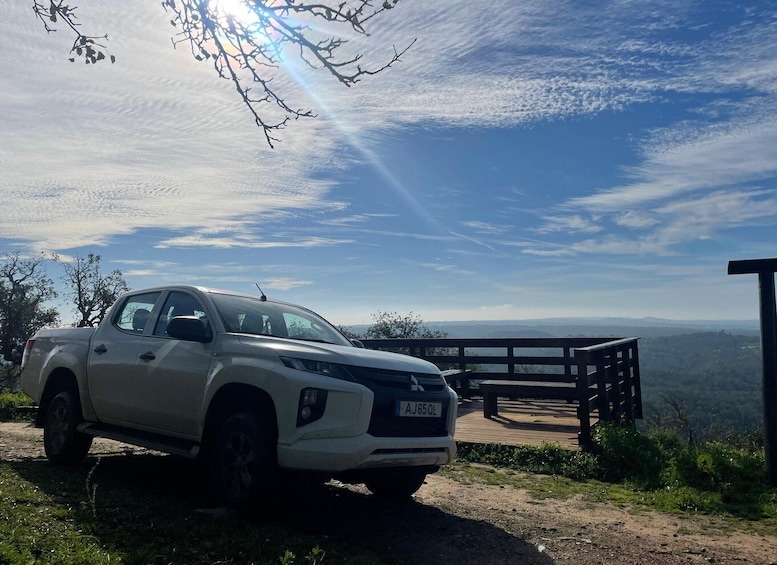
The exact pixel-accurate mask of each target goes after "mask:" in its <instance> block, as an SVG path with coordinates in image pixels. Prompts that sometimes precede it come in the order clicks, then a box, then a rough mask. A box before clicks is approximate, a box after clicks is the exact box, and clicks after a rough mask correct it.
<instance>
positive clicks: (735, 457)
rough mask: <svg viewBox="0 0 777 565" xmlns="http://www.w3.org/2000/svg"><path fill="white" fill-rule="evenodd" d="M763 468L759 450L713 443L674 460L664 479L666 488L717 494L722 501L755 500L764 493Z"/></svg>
mask: <svg viewBox="0 0 777 565" xmlns="http://www.w3.org/2000/svg"><path fill="white" fill-rule="evenodd" d="M765 467H766V461H765V456H764V451H763V449H762V448H753V447H751V448H747V447H739V446H736V445H731V444H727V443H723V442H717V441H715V442H709V443H705V444H703V445H699V446H696V447H690V448H688V449H687V450H686V451H685V452H683V453H681V454H679V455H678V456H676V457H674V458H673V459H672V460H671V461H670V463H669V465H668V467H667V469H666V471H665V473H664V480H665V482H666V484H668V485H683V486H689V487H693V488H696V489H699V490H704V491H709V492H717V493H720V495H721V497H722V499H723V501H724V502H736V501H738V500H742V499H747V500H754V499H757V498H758V497H760V496H761V495H762V494H763V493H764V492H765V490H764V489H765V485H766V471H765Z"/></svg>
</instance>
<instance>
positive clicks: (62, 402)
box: [43, 391, 92, 465]
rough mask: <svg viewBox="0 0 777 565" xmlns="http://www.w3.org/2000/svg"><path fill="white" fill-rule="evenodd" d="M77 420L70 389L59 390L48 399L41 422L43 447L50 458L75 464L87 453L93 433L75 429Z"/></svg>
mask: <svg viewBox="0 0 777 565" xmlns="http://www.w3.org/2000/svg"><path fill="white" fill-rule="evenodd" d="M80 421H81V411H80V410H79V408H78V405H77V403H76V400H75V398H74V395H73V394H72V393H71V392H68V391H62V392H60V393H59V394H57V395H56V396H55V397H54V398H53V399H52V400H51V404H49V409H48V410H47V411H46V422H45V424H44V425H43V448H44V449H45V451H46V457H48V459H49V461H51V462H52V463H56V464H58V465H74V464H76V463H78V462H80V461H81V460H82V459H83V458H84V457H86V454H87V453H88V452H89V448H90V447H91V446H92V436H89V435H86V434H82V433H80V432H79V431H78V430H77V427H78V424H79V423H80Z"/></svg>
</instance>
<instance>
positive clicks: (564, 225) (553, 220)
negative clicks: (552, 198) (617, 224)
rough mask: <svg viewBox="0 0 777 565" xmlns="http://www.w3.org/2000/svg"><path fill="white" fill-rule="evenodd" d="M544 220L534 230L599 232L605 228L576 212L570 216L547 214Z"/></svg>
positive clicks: (540, 231) (544, 231)
mask: <svg viewBox="0 0 777 565" xmlns="http://www.w3.org/2000/svg"><path fill="white" fill-rule="evenodd" d="M543 220H545V224H543V225H542V226H540V227H539V228H536V229H535V230H533V231H535V232H537V233H552V232H568V233H577V232H582V233H597V232H600V231H602V229H603V228H602V227H601V226H600V225H598V224H595V223H593V222H592V221H590V220H588V219H586V218H583V217H582V216H579V215H576V214H572V215H569V216H546V217H544V218H543Z"/></svg>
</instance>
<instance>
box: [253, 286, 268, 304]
mask: <svg viewBox="0 0 777 565" xmlns="http://www.w3.org/2000/svg"><path fill="white" fill-rule="evenodd" d="M254 284H255V285H256V288H258V289H259V294H261V295H262V296H260V297H259V300H261V301H262V302H267V297H266V296H265V295H264V292H262V289H261V288H259V283H254Z"/></svg>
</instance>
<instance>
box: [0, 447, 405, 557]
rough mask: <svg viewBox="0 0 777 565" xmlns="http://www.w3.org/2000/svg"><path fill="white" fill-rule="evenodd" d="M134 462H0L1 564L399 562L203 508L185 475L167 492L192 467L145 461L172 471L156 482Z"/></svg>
mask: <svg viewBox="0 0 777 565" xmlns="http://www.w3.org/2000/svg"><path fill="white" fill-rule="evenodd" d="M133 459H134V460H138V459H140V458H132V457H126V456H118V457H111V458H105V459H103V460H102V461H101V463H100V466H99V467H98V468H96V469H95V470H94V472H93V473H91V474H90V473H89V472H90V470H91V469H92V467H93V466H94V464H95V460H94V459H89V460H87V463H88V465H85V466H82V467H81V468H79V469H74V468H65V467H56V466H53V465H50V464H48V463H46V462H43V461H23V462H0V565H10V564H21V563H25V564H26V563H58V564H71V563H72V564H79V565H80V564H84V565H90V564H95V565H97V564H99V565H104V564H106V563H124V564H137V565H141V564H143V565H147V564H155V563H159V564H165V565H167V564H192V565H198V564H203V565H204V564H208V565H210V564H213V563H220V564H249V563H257V564H260V563H268V564H269V563H272V564H283V565H292V564H302V563H304V564H307V565H314V564H316V565H318V564H322V563H353V564H357V565H361V564H381V563H389V562H391V561H390V560H389V559H387V558H386V557H385V556H382V555H380V554H375V553H372V552H371V551H369V550H368V549H365V548H364V547H359V546H358V544H357V547H356V548H353V549H351V548H349V547H347V546H346V545H343V544H341V543H338V542H332V541H331V540H329V539H328V536H320V535H311V534H306V533H304V532H300V531H297V530H295V529H294V528H290V527H288V526H285V525H284V524H283V523H282V522H281V523H268V522H263V521H261V520H258V519H249V520H244V519H239V518H237V517H235V516H234V515H232V516H230V515H228V514H227V515H226V516H225V517H222V518H220V519H219V518H214V516H212V515H208V514H204V513H201V512H197V506H198V502H200V500H198V497H199V496H201V495H199V494H198V491H197V490H193V491H192V492H189V490H188V489H189V488H190V487H191V486H193V485H191V484H189V483H190V482H191V480H190V477H188V476H182V477H180V482H182V483H183V484H184V485H185V486H182V487H180V488H181V489H182V490H180V491H175V489H173V490H174V492H172V493H169V494H165V493H164V492H160V491H159V490H158V489H159V488H163V489H164V488H169V487H171V485H172V483H171V482H170V481H175V476H174V475H176V474H179V473H184V474H188V473H190V472H191V464H188V463H186V462H175V461H171V459H172V458H169V457H163V456H153V457H151V458H146V459H145V460H143V461H142V462H141V466H144V467H149V466H150V467H151V470H150V472H149V471H145V472H144V474H145V475H146V478H150V479H152V480H153V478H154V474H155V473H156V471H159V470H160V469H162V467H167V469H163V472H164V473H165V474H167V475H168V476H164V477H162V478H161V485H160V486H155V485H154V484H153V483H151V484H145V481H143V480H140V482H138V481H137V480H135V481H133V480H132V479H131V477H130V478H128V473H129V474H137V471H138V469H139V467H138V465H137V464H136V462H135V461H134V460H133ZM122 467H128V469H124V470H122ZM170 474H172V475H173V476H169V475H170ZM87 479H88V480H87ZM141 483H142V484H141ZM95 487H96V488H95ZM183 492H185V493H186V494H183V495H182V493H183ZM182 496H183V498H182ZM192 497H193V499H192ZM295 502H296V503H300V502H302V501H295Z"/></svg>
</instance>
